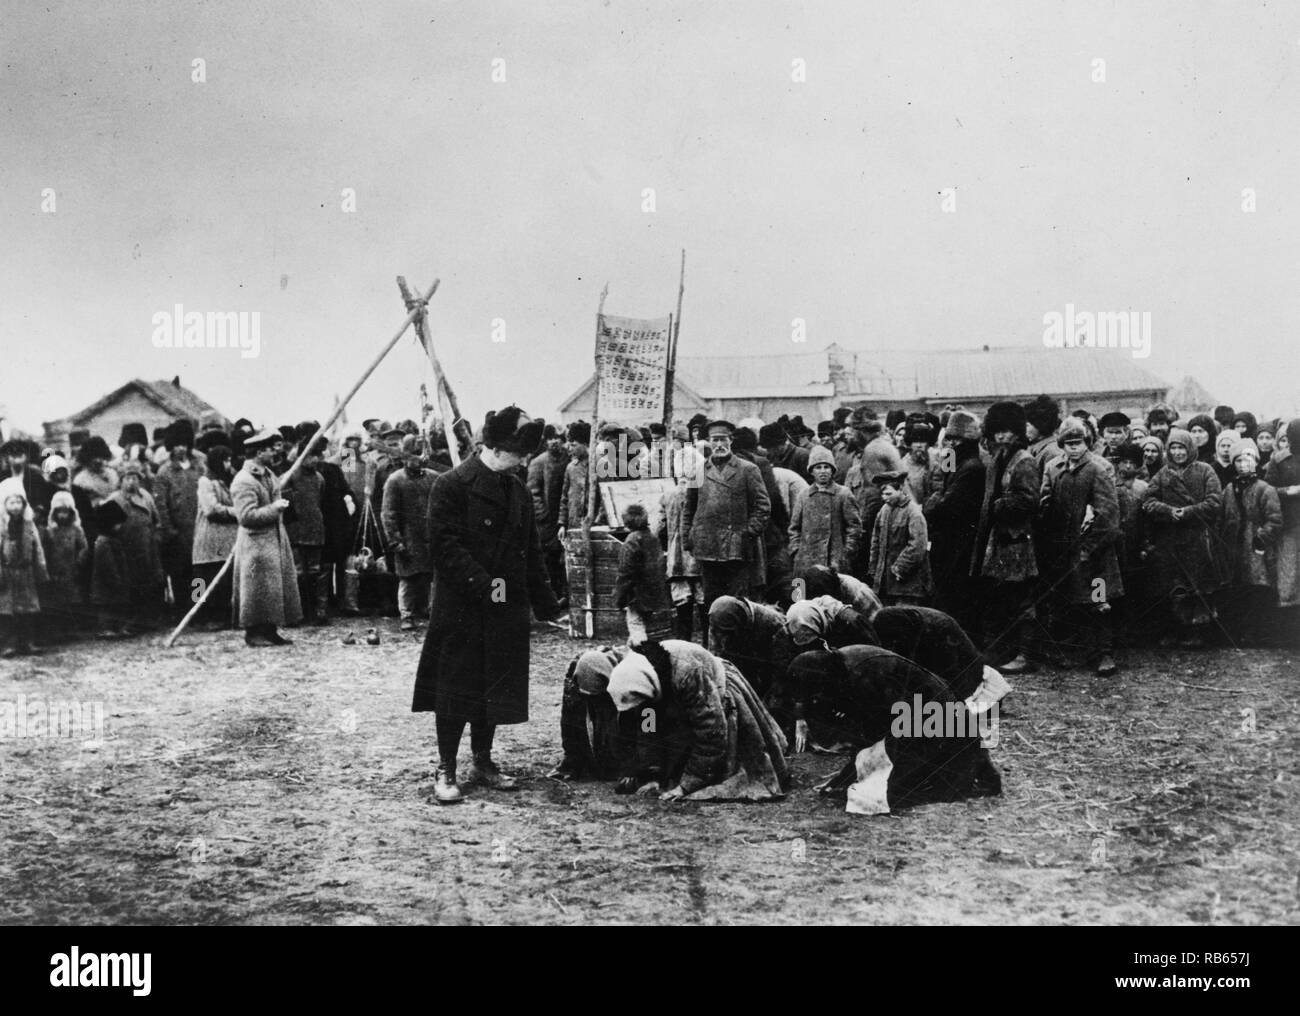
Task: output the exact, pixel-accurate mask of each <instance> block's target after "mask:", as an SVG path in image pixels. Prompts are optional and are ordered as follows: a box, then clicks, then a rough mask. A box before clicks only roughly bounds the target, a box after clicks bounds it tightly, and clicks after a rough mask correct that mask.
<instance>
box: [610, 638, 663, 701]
mask: <svg viewBox="0 0 1300 1016" xmlns="http://www.w3.org/2000/svg"><path fill="white" fill-rule="evenodd" d="M606 691H608V692H609V697H610V698H612V699H613V700H614V706H615V708H617V709H618V711H619V712H620V713H625V712H627V711H628V710H629V709H634V708H635V707H636V706H638V705H640V704H641V703H642V702H653V701H655V700H656V699H658V698H660V697H661V696H662V694H663V691H662V689H661V688H660V687H659V675H658V674H656V673H655V668H654V664H652V663H651V662H650V661H649V660H647V659H646V658H645V657H644V656H642V655H641V654H640V653H637V652H631V653H628V654H627V655H626V656H625V657H623V660H622V662H621V663H619V664H618V665H617V666H616V667H614V669H613V670H612V671H610V675H609V687H608V688H607V689H606Z"/></svg>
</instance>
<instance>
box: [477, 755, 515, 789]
mask: <svg viewBox="0 0 1300 1016" xmlns="http://www.w3.org/2000/svg"><path fill="white" fill-rule="evenodd" d="M466 779H467V780H468V782H470V783H478V784H481V785H482V786H485V787H491V788H492V789H493V790H515V789H516V788H517V787H518V786H519V781H518V780H516V779H515V778H514V777H513V776H507V775H506V774H505V773H503V772H502V771H501V770H500V769H498V768H497V764H496V763H495V762H493V761H492V756H491V755H488V754H475V755H474V758H473V760H472V761H471V762H470V766H469V775H468V777H466Z"/></svg>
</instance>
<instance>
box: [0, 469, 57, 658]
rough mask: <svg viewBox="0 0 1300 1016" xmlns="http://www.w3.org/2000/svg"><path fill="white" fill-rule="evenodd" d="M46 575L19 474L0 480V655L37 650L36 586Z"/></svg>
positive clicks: (37, 612) (18, 654)
mask: <svg viewBox="0 0 1300 1016" xmlns="http://www.w3.org/2000/svg"><path fill="white" fill-rule="evenodd" d="M48 578H49V575H48V574H47V573H46V570H45V552H44V550H43V548H42V547H41V538H40V536H39V535H38V534H37V532H36V521H35V515H34V513H33V512H32V509H31V508H30V507H29V506H28V504H27V494H26V492H25V491H24V490H23V482H22V479H21V478H18V477H11V478H8V479H5V480H4V481H3V482H0V656H5V657H9V656H20V655H23V654H26V653H35V652H37V648H36V631H35V627H36V618H37V616H38V615H39V614H40V610H41V598H40V592H39V587H40V585H41V584H42V583H44V582H46V581H47V580H48Z"/></svg>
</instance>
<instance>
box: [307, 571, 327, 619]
mask: <svg viewBox="0 0 1300 1016" xmlns="http://www.w3.org/2000/svg"><path fill="white" fill-rule="evenodd" d="M313 578H314V581H313V584H314V585H315V593H316V610H315V611H314V612H313V614H312V619H311V622H312V624H314V625H317V626H319V625H325V624H329V606H330V575H329V572H318V573H317V574H316V575H315V576H314V577H313Z"/></svg>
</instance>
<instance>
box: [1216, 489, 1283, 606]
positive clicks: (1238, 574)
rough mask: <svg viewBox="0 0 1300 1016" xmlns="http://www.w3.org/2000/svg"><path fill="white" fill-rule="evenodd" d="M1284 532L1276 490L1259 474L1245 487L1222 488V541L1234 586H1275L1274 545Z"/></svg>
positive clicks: (1280, 506) (1229, 575) (1231, 581)
mask: <svg viewBox="0 0 1300 1016" xmlns="http://www.w3.org/2000/svg"><path fill="white" fill-rule="evenodd" d="M1281 532H1282V503H1281V501H1280V500H1279V499H1278V496H1277V491H1276V490H1274V489H1273V488H1272V487H1270V486H1269V485H1268V484H1267V483H1265V482H1264V481H1263V480H1260V479H1258V478H1256V479H1255V481H1254V482H1253V483H1251V484H1250V485H1249V486H1247V487H1246V488H1245V489H1244V490H1238V489H1237V487H1236V485H1235V484H1232V485H1230V486H1229V487H1228V488H1227V489H1226V490H1225V491H1224V492H1223V532H1222V537H1223V545H1224V550H1225V557H1226V560H1227V564H1228V581H1229V582H1230V583H1231V584H1232V585H1234V586H1272V585H1273V578H1272V572H1273V562H1274V547H1275V546H1276V544H1277V541H1278V537H1279V536H1280V535H1281Z"/></svg>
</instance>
